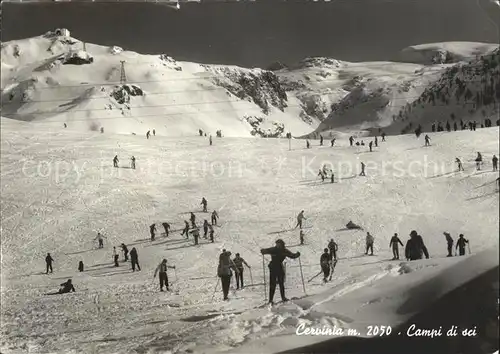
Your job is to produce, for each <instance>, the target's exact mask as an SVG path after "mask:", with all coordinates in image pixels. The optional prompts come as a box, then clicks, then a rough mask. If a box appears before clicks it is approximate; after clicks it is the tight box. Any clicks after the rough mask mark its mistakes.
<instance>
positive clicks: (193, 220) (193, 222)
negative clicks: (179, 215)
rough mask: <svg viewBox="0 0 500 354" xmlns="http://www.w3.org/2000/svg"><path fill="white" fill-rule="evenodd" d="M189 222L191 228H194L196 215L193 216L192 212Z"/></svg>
mask: <svg viewBox="0 0 500 354" xmlns="http://www.w3.org/2000/svg"><path fill="white" fill-rule="evenodd" d="M190 220H191V227H193V228H194V227H196V215H194V213H193V212H191V216H190Z"/></svg>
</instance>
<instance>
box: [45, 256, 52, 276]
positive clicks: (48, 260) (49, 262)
mask: <svg viewBox="0 0 500 354" xmlns="http://www.w3.org/2000/svg"><path fill="white" fill-rule="evenodd" d="M52 262H54V259H53V258H52V256H51V255H50V253H47V257H45V265H46V268H47V271H46V272H45V274H49V269H50V272H51V273H52Z"/></svg>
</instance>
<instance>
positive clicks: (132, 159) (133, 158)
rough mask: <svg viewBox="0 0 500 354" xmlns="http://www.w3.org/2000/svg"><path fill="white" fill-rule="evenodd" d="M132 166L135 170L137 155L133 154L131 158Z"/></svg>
mask: <svg viewBox="0 0 500 354" xmlns="http://www.w3.org/2000/svg"><path fill="white" fill-rule="evenodd" d="M130 166H131V167H132V169H133V170H135V157H134V156H132V157H131V158H130Z"/></svg>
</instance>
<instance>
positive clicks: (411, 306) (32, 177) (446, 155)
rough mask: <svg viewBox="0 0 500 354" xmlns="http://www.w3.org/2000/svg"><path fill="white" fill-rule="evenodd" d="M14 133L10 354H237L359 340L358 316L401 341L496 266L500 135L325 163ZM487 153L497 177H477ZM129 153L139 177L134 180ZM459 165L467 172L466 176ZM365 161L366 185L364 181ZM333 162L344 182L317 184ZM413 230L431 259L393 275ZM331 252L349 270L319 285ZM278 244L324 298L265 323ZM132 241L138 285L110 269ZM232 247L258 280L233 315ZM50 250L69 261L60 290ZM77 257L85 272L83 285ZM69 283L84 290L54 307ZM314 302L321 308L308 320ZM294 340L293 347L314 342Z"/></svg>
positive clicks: (8, 267)
mask: <svg viewBox="0 0 500 354" xmlns="http://www.w3.org/2000/svg"><path fill="white" fill-rule="evenodd" d="M0 128H1V151H2V154H1V156H0V158H1V180H2V184H1V187H0V188H1V189H0V195H1V225H2V259H1V262H2V263H1V266H2V272H1V277H2V278H1V280H2V282H1V283H2V288H1V291H2V301H1V306H2V307H1V311H2V324H1V325H2V328H1V330H2V343H1V351H2V353H6V354H7V353H8V354H11V353H12V354H13V353H15V354H18V353H21V352H22V353H24V352H28V351H31V352H68V351H69V350H74V351H76V352H84V353H92V352H94V353H110V352H112V353H134V352H135V353H162V352H164V353H167V352H171V353H186V352H194V353H202V352H204V351H206V352H211V351H221V350H229V351H231V352H234V351H236V350H239V349H238V348H239V347H240V346H241V345H244V344H253V343H255V345H259V343H262V342H260V341H259V340H261V339H265V338H268V337H272V336H274V335H279V334H283V333H289V332H290V330H291V329H294V328H295V325H296V324H298V323H299V322H301V321H303V320H304V319H307V320H310V321H312V322H311V323H313V324H327V325H333V324H339V325H345V326H347V324H346V323H348V322H349V321H350V320H349V319H352V321H351V322H350V323H349V324H348V326H350V327H354V328H357V327H359V326H360V325H362V324H366V323H365V322H364V321H366V322H370V321H371V320H373V318H374V316H378V315H379V313H380V311H386V316H387V317H383V319H386V320H387V322H384V323H382V322H378V323H377V324H379V325H384V324H389V325H393V326H395V325H396V324H397V323H399V322H400V321H404V320H405V319H406V318H407V316H410V315H413V314H418V313H419V312H420V311H423V310H424V307H426V306H428V305H429V306H430V305H431V303H432V302H433V301H434V300H436V301H438V299H439V298H440V297H441V296H442V295H444V294H445V293H446V292H447V291H451V290H452V289H453V288H455V287H458V286H460V285H461V284H463V283H464V282H466V281H467V280H468V279H471V278H473V277H474V274H477V275H478V276H479V275H480V274H481V273H482V272H484V271H486V270H487V269H489V268H490V267H494V266H495V265H494V264H493V265H492V264H491V263H492V261H491V260H492V259H493V258H492V257H489V256H487V255H481V254H479V252H481V251H483V250H488V249H495V247H498V243H499V241H498V232H499V229H498V213H499V204H498V191H497V189H496V186H495V179H496V178H497V177H498V174H497V173H493V172H490V171H491V165H490V160H491V156H492V155H493V154H497V156H498V151H499V142H498V129H497V128H491V129H481V130H479V131H476V132H469V131H461V132H456V133H454V132H452V133H436V134H431V138H432V142H433V145H432V146H431V147H428V148H423V147H422V145H423V142H422V141H421V140H417V139H415V137H414V136H412V135H401V136H394V137H388V139H387V142H384V143H380V145H379V146H380V147H379V148H378V149H377V150H376V151H375V152H374V153H372V154H369V153H365V151H364V150H363V151H362V150H356V149H355V148H350V147H349V146H348V142H347V141H346V140H345V139H339V140H338V141H337V144H338V146H336V147H335V148H329V147H318V146H317V145H318V143H317V142H313V148H312V149H304V146H303V143H302V142H300V141H298V140H292V141H291V144H292V145H291V148H292V149H291V150H290V151H289V145H288V144H289V141H287V140H286V139H240V138H222V139H214V145H213V146H208V143H207V141H206V140H205V139H203V138H200V137H198V138H196V137H187V138H179V137H164V136H156V137H155V138H153V139H149V140H146V139H144V138H143V137H139V136H131V135H119V134H116V135H114V134H100V133H95V132H90V131H83V132H82V131H81V130H79V129H73V128H72V127H68V128H67V129H64V130H62V129H56V130H54V129H52V127H51V126H50V125H47V124H44V122H43V121H36V120H35V121H32V122H22V121H16V120H12V119H6V118H2V120H1V126H0ZM478 149H479V150H480V151H481V152H482V153H483V157H484V159H485V165H484V167H483V170H482V171H475V169H474V162H473V159H474V157H475V153H476V151H477V150H478ZM116 154H118V157H119V159H120V162H119V165H120V166H121V168H117V169H115V168H113V167H112V158H113V156H115V155H116ZM131 155H134V156H135V157H136V159H137V169H136V170H132V169H129V168H127V167H128V161H127V160H128V159H129V157H130V156H131ZM457 155H458V156H460V157H462V161H464V167H465V172H462V173H456V172H454V171H455V166H454V164H453V160H454V158H455V157H456V156H457ZM360 160H361V161H364V162H365V163H366V165H367V177H358V173H359V170H358V167H359V161H360ZM327 162H331V163H332V164H333V166H334V170H335V172H336V177H337V178H339V179H340V183H334V184H331V183H320V182H319V181H318V180H317V176H316V174H317V170H318V168H320V167H321V166H322V165H323V163H327ZM203 196H204V197H205V198H207V200H208V208H209V211H211V210H214V209H216V210H218V213H219V215H220V226H219V227H216V228H215V229H216V234H215V241H216V243H214V244H211V243H207V241H206V240H205V239H201V244H200V245H199V246H198V247H195V246H194V245H193V242H192V239H191V238H190V239H189V240H186V239H185V238H184V237H183V236H180V229H181V228H182V226H183V220H185V219H187V218H188V217H189V214H188V212H189V211H194V212H196V216H197V223H198V224H200V222H201V221H202V220H203V219H206V218H208V217H209V215H208V214H204V213H202V212H201V211H200V205H199V203H200V200H201V197H203ZM302 209H304V210H305V216H306V218H307V220H306V225H305V226H306V228H305V232H306V235H305V242H306V244H305V245H304V246H297V243H298V231H297V230H290V229H291V228H292V227H293V226H294V222H295V216H296V214H297V213H298V212H299V211H300V210H302ZM349 220H352V221H354V222H356V223H358V224H360V225H361V226H362V227H363V228H364V229H365V231H370V232H371V233H372V234H373V235H374V237H375V256H366V257H365V256H363V252H364V237H365V231H356V230H354V231H353V230H345V229H344V225H345V224H346V223H347V222H348V221H349ZM164 221H168V222H170V223H171V225H172V229H173V230H174V231H173V232H172V234H171V236H170V237H169V238H165V237H164V236H163V235H160V234H158V235H157V239H156V241H154V242H151V241H150V240H149V225H150V224H152V223H157V225H158V226H157V227H159V231H160V229H161V226H160V223H161V222H164ZM412 229H416V230H418V232H419V233H420V234H421V235H422V236H423V237H424V240H425V242H426V244H427V247H428V248H429V251H430V254H431V259H429V260H422V261H418V262H410V263H408V262H405V261H394V262H392V261H389V259H390V258H391V257H392V255H391V251H390V249H389V247H388V245H389V239H390V237H391V236H392V235H393V234H394V232H398V233H399V234H400V236H401V238H402V240H403V242H405V241H406V239H407V235H408V233H409V232H410V230H412ZM97 231H101V232H103V234H104V235H105V236H106V237H107V239H106V240H105V248H104V249H97V248H96V244H95V242H96V241H94V238H95V236H96V232H97ZM443 231H448V232H450V233H451V234H452V236H453V237H454V238H456V236H457V234H458V233H464V234H465V236H466V237H467V238H469V239H470V242H471V243H470V248H471V251H472V254H473V256H472V257H470V258H469V257H468V256H467V257H463V258H461V259H460V258H458V257H453V258H446V257H445V255H446V241H445V238H444V236H443V235H442V232H443ZM332 237H333V238H335V240H336V241H337V243H338V244H339V257H340V260H339V262H338V264H337V267H336V270H335V275H334V277H333V280H332V282H330V283H328V284H327V285H323V284H322V283H321V279H319V278H316V279H315V280H313V281H312V282H310V283H307V279H309V278H311V277H312V276H313V275H315V274H316V273H317V272H318V271H319V266H318V261H319V257H320V254H321V252H322V249H323V248H324V247H325V246H326V244H327V241H328V240H329V239H330V238H332ZM277 238H282V239H284V240H285V242H286V243H287V245H288V246H289V247H290V249H292V250H300V252H301V258H300V259H301V264H302V269H303V274H304V278H305V279H306V284H305V285H306V291H307V294H308V295H313V296H312V297H310V298H304V299H303V302H299V303H298V305H294V304H290V305H286V306H281V307H278V308H276V309H275V310H273V311H269V310H262V309H259V310H255V309H254V307H255V306H257V305H260V304H262V302H263V298H264V287H263V284H262V283H263V279H262V276H263V272H262V257H261V255H260V253H259V249H260V248H261V247H268V246H271V245H273V243H274V241H275V240H276V239H277ZM122 242H123V243H126V244H127V245H128V246H129V249H131V248H132V247H136V248H137V250H138V254H139V261H140V265H141V268H142V270H141V271H140V272H135V273H132V272H131V271H130V269H129V268H130V266H129V265H128V264H125V263H123V262H121V260H122V257H121V256H120V266H119V267H118V268H114V267H113V266H112V262H111V255H112V246H117V248H118V246H119V245H120V244H121V243H122ZM223 248H226V249H228V250H230V251H232V252H233V254H234V253H237V252H239V253H241V255H242V256H243V257H244V258H245V260H246V261H247V262H248V263H249V264H250V265H251V266H252V271H251V273H250V272H249V271H246V273H245V277H246V284H247V285H250V284H253V286H247V287H246V288H245V289H244V290H240V291H236V292H234V291H232V292H231V294H230V301H229V302H223V301H221V294H220V290H219V289H220V286H219V288H217V289H216V284H217V278H216V277H215V275H216V266H217V261H218V255H219V253H220V251H221V249H223ZM47 252H50V253H51V255H52V257H53V258H54V259H55V262H54V273H53V274H49V275H45V274H44V270H45V269H44V258H45V255H46V254H47ZM474 255H477V256H474ZM162 258H167V259H168V261H169V262H170V264H175V265H176V266H177V268H176V270H175V272H173V271H172V270H169V277H170V280H171V281H172V282H173V284H172V289H173V290H174V292H173V293H160V292H159V291H158V284H157V279H156V280H153V278H152V277H153V271H154V268H155V267H156V265H157V264H158V263H159V262H160V260H161V259H162ZM80 260H82V261H83V262H84V264H85V272H83V273H78V272H77V265H78V262H79V261H80ZM497 262H498V261H497ZM493 263H494V262H493ZM496 264H498V263H496ZM464 267H465V269H464ZM286 269H287V277H286V282H287V283H286V284H287V295H288V296H289V297H296V296H303V289H302V284H301V274H300V268H299V262H298V261H297V260H292V261H287V268H286ZM408 273H409V274H408ZM434 276H436V277H437V278H435V279H434V280H433V278H432V277H434ZM457 277H458V278H460V279H457ZM68 278H72V279H73V283H74V284H75V287H76V293H72V294H66V295H56V296H46V295H44V294H45V293H47V292H51V291H53V290H57V288H58V286H59V284H60V283H62V282H63V281H65V280H66V279H68ZM441 279H446V282H445V283H443V284H441ZM427 281H429V282H427ZM443 281H444V280H443ZM421 282H424V283H421ZM419 284H422V285H421V286H420V287H419V286H418V285H419ZM214 289H216V290H217V291H216V292H215V293H214V291H215V290H214ZM419 289H420V290H422V291H423V293H421V292H419ZM402 291H403V292H402ZM432 291H434V292H433V293H429V292H432ZM424 300H425V301H424ZM405 301H406V303H405ZM421 301H422V302H421ZM306 304H309V305H307V306H308V309H311V311H305V312H304V308H305V306H306ZM386 305H387V307H386ZM396 309H399V310H396ZM401 309H403V310H404V313H401V312H400V311H401ZM394 311H396V312H397V313H395V312H394ZM228 312H230V313H231V314H225V313H228ZM302 314H304V316H302ZM370 323H371V322H370ZM497 332H498V331H497ZM497 332H496V333H497ZM483 337H484V336H483ZM282 338H283V339H286V342H287V343H290V344H293V346H302V345H305V344H308V343H310V340H311V338H307V339H304V340H303V341H300V340H298V339H297V338H291V337H282ZM325 339H326V338H325ZM271 342H272V343H277V342H275V340H274V339H269V342H268V344H266V348H265V349H266V350H264V351H263V352H271V351H273V350H274V349H275V348H278V349H279V348H281V349H286V347H272V345H273V344H271ZM241 350H242V351H243V352H245V350H246V352H251V351H253V352H255V351H254V350H255V348H250V347H248V348H245V347H241Z"/></svg>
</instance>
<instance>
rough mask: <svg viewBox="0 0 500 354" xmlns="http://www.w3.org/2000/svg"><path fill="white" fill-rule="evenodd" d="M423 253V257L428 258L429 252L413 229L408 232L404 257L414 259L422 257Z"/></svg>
mask: <svg viewBox="0 0 500 354" xmlns="http://www.w3.org/2000/svg"><path fill="white" fill-rule="evenodd" d="M423 255H425V258H427V259H428V258H429V253H428V252H427V247H425V244H424V240H423V239H422V236H420V235H418V234H417V232H416V231H415V230H412V232H410V239H409V240H408V242H406V247H405V256H406V259H407V260H410V261H415V260H417V259H422V256H423Z"/></svg>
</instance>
